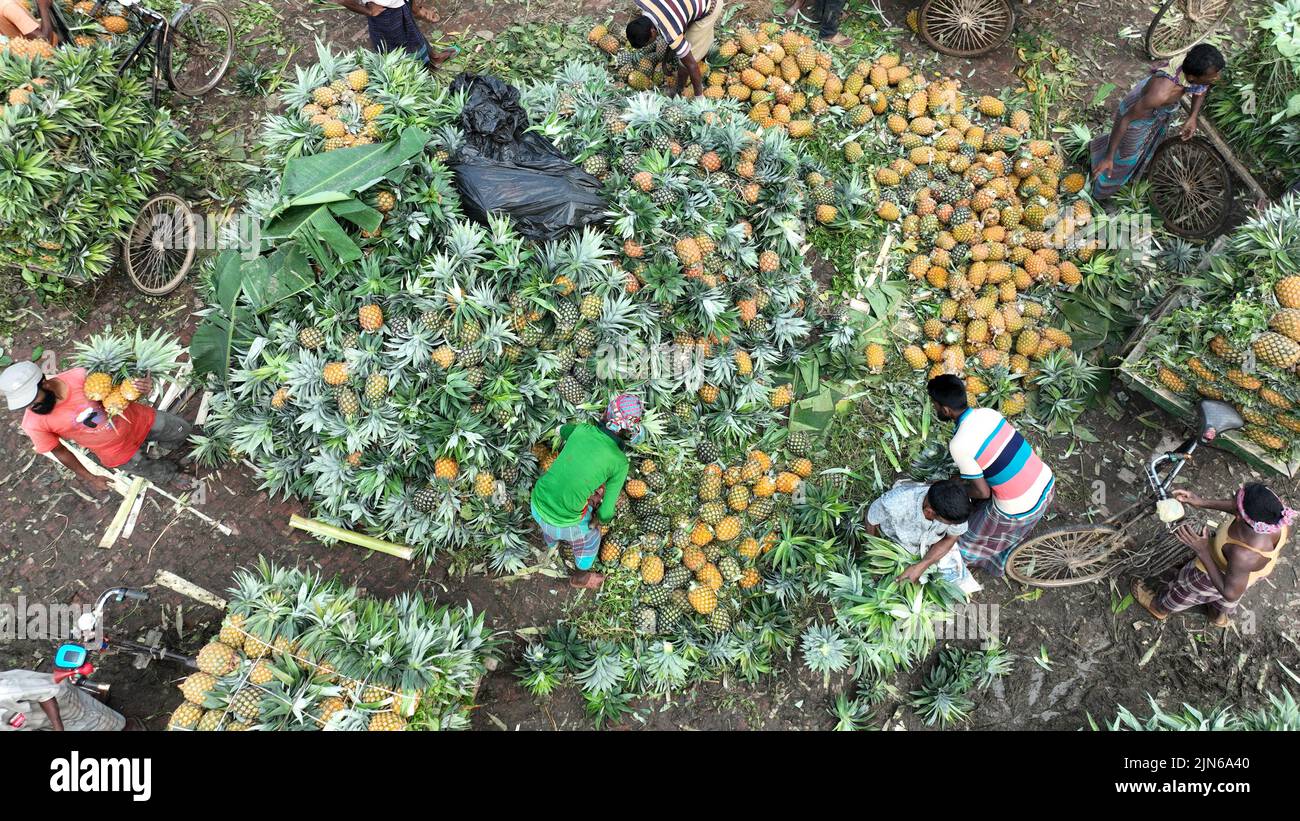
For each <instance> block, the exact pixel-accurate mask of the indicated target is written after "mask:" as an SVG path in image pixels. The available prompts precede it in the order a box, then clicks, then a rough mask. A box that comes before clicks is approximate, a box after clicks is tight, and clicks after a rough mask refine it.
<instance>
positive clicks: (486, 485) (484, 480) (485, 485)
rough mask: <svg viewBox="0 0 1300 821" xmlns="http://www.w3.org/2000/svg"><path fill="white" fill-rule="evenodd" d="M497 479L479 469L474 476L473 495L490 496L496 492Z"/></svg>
mask: <svg viewBox="0 0 1300 821" xmlns="http://www.w3.org/2000/svg"><path fill="white" fill-rule="evenodd" d="M496 487H497V480H496V477H495V476H493V475H492V474H491V473H489V472H488V471H486V470H480V471H479V472H478V473H477V474H476V475H475V476H474V495H476V496H480V497H487V496H491V495H492V494H493V493H495V492H496Z"/></svg>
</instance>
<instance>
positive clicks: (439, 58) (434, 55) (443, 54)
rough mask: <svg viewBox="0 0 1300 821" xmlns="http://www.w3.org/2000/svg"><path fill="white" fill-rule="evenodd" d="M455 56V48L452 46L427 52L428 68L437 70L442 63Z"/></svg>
mask: <svg viewBox="0 0 1300 821" xmlns="http://www.w3.org/2000/svg"><path fill="white" fill-rule="evenodd" d="M455 56H456V49H454V48H444V49H441V50H440V51H435V52H431V53H430V54H429V70H430V71H437V70H438V69H440V68H442V64H443V63H445V62H447V61H448V60H450V59H451V58H452V57H455Z"/></svg>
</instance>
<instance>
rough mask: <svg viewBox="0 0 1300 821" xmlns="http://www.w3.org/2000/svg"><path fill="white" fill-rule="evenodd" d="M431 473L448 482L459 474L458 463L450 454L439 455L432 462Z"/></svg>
mask: <svg viewBox="0 0 1300 821" xmlns="http://www.w3.org/2000/svg"><path fill="white" fill-rule="evenodd" d="M433 475H434V476H436V477H438V478H439V479H442V480H443V481H445V482H450V481H452V480H454V479H455V478H456V477H457V476H459V475H460V465H459V464H458V463H457V462H456V460H455V459H453V458H451V457H450V456H439V457H438V458H437V459H436V460H435V461H434V463H433Z"/></svg>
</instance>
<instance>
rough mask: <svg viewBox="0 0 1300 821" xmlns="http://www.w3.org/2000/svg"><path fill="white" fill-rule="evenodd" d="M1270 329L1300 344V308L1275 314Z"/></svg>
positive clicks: (1287, 309)
mask: <svg viewBox="0 0 1300 821" xmlns="http://www.w3.org/2000/svg"><path fill="white" fill-rule="evenodd" d="M1268 327H1270V328H1272V329H1273V330H1274V331H1277V332H1278V333H1279V334H1282V335H1283V336H1285V337H1287V338H1288V339H1290V340H1291V341H1292V342H1300V308H1283V309H1282V310H1280V311H1278V312H1277V313H1275V314H1273V318H1272V319H1270V320H1269V321H1268Z"/></svg>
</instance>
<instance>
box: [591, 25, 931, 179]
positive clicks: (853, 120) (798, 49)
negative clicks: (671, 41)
mask: <svg viewBox="0 0 1300 821" xmlns="http://www.w3.org/2000/svg"><path fill="white" fill-rule="evenodd" d="M587 38H588V40H590V41H591V42H592V43H593V44H595V45H596V46H597V47H599V48H600V49H601V50H602V51H604V52H606V53H607V54H609V55H610V56H611V66H610V69H611V71H613V73H614V75H615V76H616V77H618V79H620V80H622V81H623V82H626V83H627V84H628V86H629V87H630V88H632V89H635V90H637V91H644V90H648V89H650V88H652V87H653V86H655V85H658V84H660V83H662V84H664V85H666V86H668V87H671V86H672V85H673V84H674V83H675V82H676V75H675V72H674V71H672V70H666V71H665V70H662V69H661V64H662V62H663V60H664V57H665V48H664V44H663V39H662V38H655V40H654V42H653V43H652V44H651V45H649V46H647V47H646V48H645V49H642V50H640V51H636V50H633V49H630V48H623V47H622V46H623V44H622V42H621V41H620V40H619V38H618V37H617V36H616V35H614V34H611V33H610V32H609V31H608V30H607V29H606V27H605V26H604V25H597V26H596V27H595V28H593V29H592V30H591V31H590V32H589V33H588V36H587ZM714 61H715V63H714V64H710V63H709V62H706V61H704V60H703V59H701V60H700V72H701V74H702V75H703V79H704V96H705V97H708V98H709V99H712V100H721V99H731V100H735V101H737V102H740V103H744V104H745V108H746V111H747V114H748V116H749V118H750V119H751V120H753V121H754V123H756V124H757V125H759V126H762V127H763V128H781V129H784V130H785V131H786V132H787V133H788V134H789V135H790V136H791V137H794V138H796V139H797V138H804V137H815V136H816V132H817V123H816V118H817V117H818V116H820V115H822V114H826V113H827V112H831V111H832V109H834V111H835V112H837V113H838V112H844V119H845V122H846V123H847V125H849V126H850V127H852V128H858V127H861V126H865V125H866V124H867V123H868V122H870V121H871V119H872V117H873V116H874V115H875V114H880V113H883V112H884V104H883V98H881V97H880V95H878V94H876V91H875V89H874V88H873V87H872V83H871V81H870V80H869V79H868V78H869V73H870V69H871V67H870V65H869V64H867V63H861V64H859V65H857V66H855V67H854V68H853V69H852V70H849V71H847V72H846V73H844V75H843V76H841V75H840V73H839V72H838V70H837V68H836V66H835V62H834V60H833V58H832V56H831V53H830V52H829V51H825V50H822V49H819V48H818V47H817V43H816V41H814V40H813V39H812V38H811V37H809V36H807V35H805V34H801V33H800V32H797V31H795V30H793V29H782V28H781V26H780V25H779V24H778V23H775V22H770V21H769V22H765V23H762V24H760V25H759V26H758V28H757V30H751V29H749V28H745V27H740V28H738V29H736V31H735V33H734V36H732V37H729V38H727V39H724V40H723V41H722V42H721V43H720V44H719V45H718V49H717V52H716V55H715V56H714ZM906 71H907V69H906V68H905V67H897V68H896V69H895V71H894V76H895V78H896V80H897V79H901V77H900V75H902V74H903V72H906ZM683 93H684V94H686V95H687V96H690V95H692V94H694V90H693V89H691V88H686V89H684V90H683ZM844 155H845V158H846V159H847V160H848V161H849V162H856V161H858V160H859V159H861V158H862V155H863V150H862V145H861V144H860V143H859V142H857V141H856V140H850V141H848V142H846V143H845V146H844Z"/></svg>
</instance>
